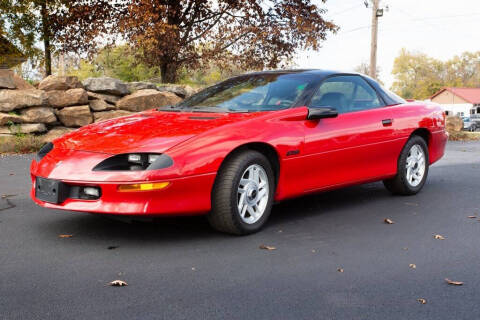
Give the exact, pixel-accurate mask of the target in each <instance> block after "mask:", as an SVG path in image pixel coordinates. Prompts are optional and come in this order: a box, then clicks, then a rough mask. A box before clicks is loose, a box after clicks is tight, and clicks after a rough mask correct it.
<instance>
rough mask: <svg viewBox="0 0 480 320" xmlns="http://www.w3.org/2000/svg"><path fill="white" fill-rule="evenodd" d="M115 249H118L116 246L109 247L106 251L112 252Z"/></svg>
mask: <svg viewBox="0 0 480 320" xmlns="http://www.w3.org/2000/svg"><path fill="white" fill-rule="evenodd" d="M117 248H118V246H109V247H107V249H108V250H113V249H117Z"/></svg>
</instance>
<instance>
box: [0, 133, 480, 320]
mask: <svg viewBox="0 0 480 320" xmlns="http://www.w3.org/2000/svg"><path fill="white" fill-rule="evenodd" d="M31 158H32V155H22V156H17V155H15V156H2V157H0V195H2V198H1V199H0V319H276V320H280V319H381V320H385V319H436V320H438V319H456V320H458V319H479V318H480V142H469V143H461V142H450V143H449V144H448V146H447V153H446V155H445V157H444V158H443V159H442V160H441V161H440V162H438V163H437V164H435V165H434V166H432V167H431V169H430V175H429V178H428V181H427V184H426V185H425V187H424V189H423V191H422V192H421V193H420V194H418V195H416V196H412V197H398V196H391V195H390V194H389V193H388V192H387V191H386V190H385V189H384V188H383V185H382V183H372V184H367V185H361V186H355V187H350V188H346V189H341V190H336V191H331V192H326V193H321V194H318V195H312V196H307V197H303V198H300V199H296V200H291V201H287V202H283V203H280V204H278V205H276V206H274V208H273V212H272V216H271V217H270V221H269V223H268V225H267V227H266V228H265V229H264V230H263V231H262V232H260V233H258V234H255V235H251V236H246V237H234V236H228V235H223V234H220V233H217V232H215V231H213V230H212V229H210V227H209V226H208V224H207V222H206V221H205V219H204V218H203V217H191V218H168V219H162V220H160V221H157V222H155V223H133V224H126V223H122V222H118V221H112V220H108V219H105V218H102V217H100V216H95V215H90V214H86V213H75V212H64V211H57V210H48V209H44V208H40V207H38V206H36V205H35V204H34V203H33V202H32V201H31V200H30V198H29V184H30V182H29V164H30V160H31ZM7 200H8V201H7ZM469 216H476V218H469ZM386 218H388V219H391V220H392V221H393V222H394V224H387V223H385V222H384V219H386ZM59 235H71V237H64V238H61V237H59ZM435 235H441V236H442V237H443V238H444V240H440V239H435V237H434V236H435ZM260 245H267V246H272V247H275V248H276V249H275V250H265V249H259V246H260ZM341 271H343V272H341ZM445 278H448V279H451V280H453V281H461V282H463V285H461V286H455V285H451V284H448V283H447V282H446V281H445ZM117 279H118V280H123V281H125V282H127V283H128V286H126V287H111V286H108V283H109V282H110V281H113V280H117ZM418 299H425V302H426V303H425V304H422V303H421V302H419V301H418Z"/></svg>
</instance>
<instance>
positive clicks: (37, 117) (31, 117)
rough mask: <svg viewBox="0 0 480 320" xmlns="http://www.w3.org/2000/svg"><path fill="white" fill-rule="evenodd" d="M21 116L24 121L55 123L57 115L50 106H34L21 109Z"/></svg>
mask: <svg viewBox="0 0 480 320" xmlns="http://www.w3.org/2000/svg"><path fill="white" fill-rule="evenodd" d="M21 117H22V119H23V121H24V122H30V123H34V122H41V123H55V122H57V117H56V116H55V113H54V112H53V109H52V108H49V107H33V108H27V109H23V110H22V111H21Z"/></svg>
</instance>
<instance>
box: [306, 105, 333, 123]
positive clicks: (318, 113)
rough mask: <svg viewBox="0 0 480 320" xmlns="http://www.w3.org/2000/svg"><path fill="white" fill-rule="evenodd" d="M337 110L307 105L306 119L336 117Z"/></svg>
mask: <svg viewBox="0 0 480 320" xmlns="http://www.w3.org/2000/svg"><path fill="white" fill-rule="evenodd" d="M337 116H338V111H337V109H335V108H331V107H309V108H308V116H307V120H315V119H325V118H336V117H337Z"/></svg>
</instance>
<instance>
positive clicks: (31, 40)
mask: <svg viewBox="0 0 480 320" xmlns="http://www.w3.org/2000/svg"><path fill="white" fill-rule="evenodd" d="M117 1H122V0H113V4H112V3H111V2H112V1H109V0H0V33H1V34H4V35H5V36H6V37H7V38H8V39H9V40H10V41H11V42H13V43H14V44H15V45H16V46H17V47H18V48H19V49H21V50H22V52H23V53H24V54H25V55H26V56H27V57H28V58H30V59H33V60H34V61H42V60H43V62H44V66H45V74H46V75H50V74H51V73H52V53H53V51H55V50H56V49H63V48H70V46H72V44H75V43H77V44H78V43H83V44H84V45H83V46H77V49H79V48H81V49H84V50H86V49H91V44H92V43H94V42H93V41H91V40H92V39H94V38H95V37H96V36H98V35H99V34H101V33H102V32H106V31H107V29H109V28H110V27H111V26H112V25H111V24H109V22H110V20H109V18H111V17H112V16H114V12H115V10H114V9H115V8H116V7H115V5H116V2H117ZM39 43H43V50H42V49H40V48H39V47H38V45H39Z"/></svg>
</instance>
